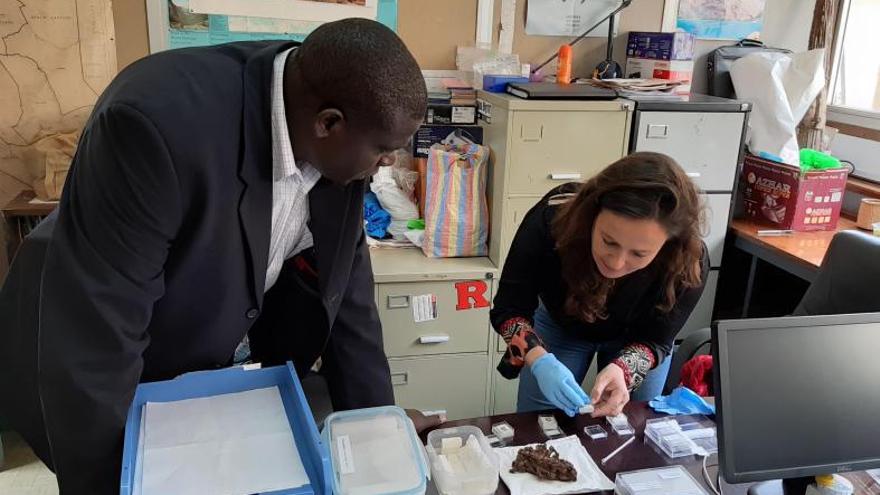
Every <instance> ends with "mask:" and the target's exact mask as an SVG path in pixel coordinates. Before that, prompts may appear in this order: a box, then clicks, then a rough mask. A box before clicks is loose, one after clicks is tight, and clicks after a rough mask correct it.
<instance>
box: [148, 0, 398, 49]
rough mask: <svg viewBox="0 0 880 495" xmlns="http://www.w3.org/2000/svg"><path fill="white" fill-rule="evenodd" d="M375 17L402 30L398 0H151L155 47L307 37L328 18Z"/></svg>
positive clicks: (152, 43)
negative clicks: (399, 21) (342, 0)
mask: <svg viewBox="0 0 880 495" xmlns="http://www.w3.org/2000/svg"><path fill="white" fill-rule="evenodd" d="M347 17H364V18H368V19H375V20H377V21H379V22H381V23H383V24H385V25H386V26H388V27H390V28H391V29H393V30H395V31H396V30H397V0H349V1H348V2H347V3H335V2H333V3H330V2H322V1H320V0H147V26H148V32H149V43H150V52H151V53H156V52H159V51H163V50H169V49H174V48H188V47H194V46H207V45H216V44H220V43H229V42H233V41H255V40H267V39H277V40H292V41H302V40H303V39H305V37H306V36H307V35H308V34H309V33H310V32H311V31H312V30H314V29H315V28H316V27H318V26H320V25H321V24H322V23H324V22H330V21H335V20H338V19H343V18H347Z"/></svg>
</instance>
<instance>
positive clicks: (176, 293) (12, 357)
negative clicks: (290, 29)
mask: <svg viewBox="0 0 880 495" xmlns="http://www.w3.org/2000/svg"><path fill="white" fill-rule="evenodd" d="M290 46H291V43H279V42H252V43H234V44H228V45H220V46H214V47H208V48H195V49H185V50H175V51H169V52H164V53H160V54H157V55H153V56H150V57H147V58H145V59H143V60H140V61H138V62H136V63H134V64H132V65H131V66H129V67H128V68H126V69H125V70H124V71H122V72H121V73H120V74H119V75H118V76H117V77H116V79H115V80H114V81H113V82H112V83H111V84H110V86H109V87H108V88H107V89H106V91H105V92H104V94H103V95H102V96H101V98H100V99H99V100H98V102H97V104H96V106H95V109H94V111H93V113H92V115H91V117H90V118H89V120H88V122H87V124H86V126H85V129H84V131H83V134H82V137H81V140H80V143H79V147H78V149H77V153H76V156H75V157H74V159H73V163H72V167H71V170H70V173H69V176H68V179H67V183H66V185H65V189H64V193H63V196H62V199H61V202H60V205H59V208H58V210H57V212H56V213H55V214H53V215H52V216H50V218H48V219H47V220H46V221H45V222H43V224H41V225H40V226H39V227H38V228H37V229H36V231H35V232H34V233H33V234H32V235H31V236H30V237H29V238H28V239H27V240H26V241H25V243H24V245H23V247H22V249H21V250H20V252H19V255H18V256H17V259H16V260H15V261H14V264H13V267H12V269H11V271H10V274H9V277H8V279H7V281H6V283H5V286H4V288H3V290H2V293H0V321H2V322H3V325H2V330H0V337H2V344H0V394H2V395H0V396H2V397H3V401H2V406H0V409H2V411H0V415H4V416H6V417H7V418H8V421H10V422H11V424H12V426H13V427H14V428H16V429H17V430H19V431H20V432H21V433H22V434H23V435H24V436H25V438H26V439H27V440H28V441H29V442H30V443H31V444H32V446H33V447H34V448H35V450H36V452H37V453H38V455H40V456H41V457H42V458H43V459H44V460H45V461H46V462H47V464H49V465H50V466H52V467H53V468H54V470H55V472H56V474H57V475H58V479H59V484H60V487H61V493H62V494H78V493H88V494H98V493H114V492H118V489H119V470H120V460H121V450H122V431H123V428H124V422H125V418H126V414H127V412H128V408H129V405H130V403H131V399H132V397H133V394H134V390H135V387H136V386H137V384H138V383H139V382H141V381H153V380H162V379H170V378H173V377H174V376H176V375H178V374H180V373H184V372H188V371H193V370H202V369H211V368H219V367H222V366H226V365H228V364H229V362H230V360H231V356H232V354H233V352H234V350H235V348H236V346H237V344H238V343H239V342H240V341H241V340H242V338H243V337H244V336H245V335H246V334H247V333H248V332H249V331H250V338H251V342H252V349H253V351H254V353H255V358H256V359H260V360H262V361H263V362H264V364H276V363H280V362H282V361H284V360H287V359H292V360H293V361H294V362H295V364H296V368H297V371H298V372H299V373H300V375H301V376H302V375H303V373H304V372H305V371H306V370H308V368H309V367H310V366H311V365H312V364H313V363H314V362H315V360H316V359H317V358H319V357H322V362H323V367H322V372H323V373H324V374H325V375H326V377H327V379H328V382H329V386H330V390H331V396H332V400H333V405H334V407H335V408H337V409H346V408H358V407H369V406H376V405H385V404H391V403H393V401H394V398H393V392H392V389H391V380H390V374H389V370H388V362H387V359H386V357H385V355H384V352H383V345H382V336H381V329H380V325H379V321H378V315H377V312H376V308H375V302H374V296H373V279H372V271H371V267H370V260H369V255H368V252H367V248H366V245H365V241H364V233H363V220H362V219H363V214H362V208H363V193H364V188H365V183H364V182H363V181H358V182H354V183H351V184H349V185H348V186H345V187H341V186H336V185H333V184H332V183H330V182H328V181H326V180H324V179H322V180H321V181H320V182H319V183H318V184H317V185H316V186H315V187H314V189H313V190H312V191H311V193H310V194H309V205H310V211H311V219H312V220H311V222H310V224H309V227H310V229H311V231H312V233H313V237H314V252H315V257H316V261H317V271H318V279H317V283H313V284H309V283H305V282H304V281H303V280H302V279H301V277H300V276H299V275H298V272H297V271H296V270H294V269H292V267H291V266H285V268H284V269H283V270H282V273H281V274H280V276H279V280H278V282H277V283H276V284H275V286H273V288H272V289H271V290H270V291H268V292H267V293H265V294H264V290H263V289H264V283H265V277H266V264H267V257H268V250H269V238H270V230H271V211H272V148H271V124H270V93H271V89H270V88H271V84H270V83H271V80H272V69H273V61H274V57H275V55H276V54H277V53H278V52H280V51H282V50H284V49H286V48H289V47H290Z"/></svg>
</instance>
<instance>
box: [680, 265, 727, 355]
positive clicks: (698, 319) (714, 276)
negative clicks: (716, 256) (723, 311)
mask: <svg viewBox="0 0 880 495" xmlns="http://www.w3.org/2000/svg"><path fill="white" fill-rule="evenodd" d="M717 290H718V270H712V271H711V272H709V279H708V280H706V287H705V288H704V289H703V295H702V296H700V300H699V301H698V302H697V306H696V307H694V311H693V312H692V313H691V316H690V317H689V318H688V320H687V321H686V322H685V323H684V326H683V327H681V330H680V331H679V332H678V335H677V336H676V337H675V338H676V339H684V338H686V337H687V336H688V335H690V334H691V333H692V332H693V331H695V330H699V329H701V328H707V327H709V326H710V325H712V311H713V309H714V308H715V292H716V291H717Z"/></svg>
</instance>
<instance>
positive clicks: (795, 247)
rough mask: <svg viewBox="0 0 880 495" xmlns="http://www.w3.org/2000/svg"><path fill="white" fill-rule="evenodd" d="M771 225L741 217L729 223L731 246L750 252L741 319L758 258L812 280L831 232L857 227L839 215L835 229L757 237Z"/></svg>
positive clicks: (823, 254)
mask: <svg viewBox="0 0 880 495" xmlns="http://www.w3.org/2000/svg"><path fill="white" fill-rule="evenodd" d="M771 228H772V227H767V226H766V225H762V224H758V223H755V222H753V221H751V220H744V219H736V220H734V221H733V222H732V223H731V225H730V232H731V233H732V234H733V235H734V245H735V246H736V247H738V248H739V249H742V250H743V251H745V252H747V253H749V254H751V255H752V264H751V266H750V268H749V278H748V284H747V285H746V293H745V300H744V302H743V311H742V317H743V318H746V317H747V315H748V311H749V304H750V302H751V300H752V289H753V288H754V282H755V270H756V268H757V266H758V259H759V258H760V259H763V260H764V261H766V262H768V263H770V264H773V265H776V266H778V267H779V268H782V269H783V270H785V271H787V272H789V273H791V274H792V275H794V276H796V277H799V278H802V279H804V280H806V281H808V282H812V281H813V279H814V278H816V272H818V271H819V266H820V265H822V259H823V258H824V257H825V252H826V251H828V246H829V245H830V244H831V239H832V238H833V237H834V234H836V233H837V232H840V231H842V230H853V229H856V228H857V227H856V223H855V222H854V221H852V220H849V219H848V218H844V217H841V218H840V220H839V221H838V222H837V230H833V231H830V230H829V231H823V232H794V233H793V234H791V235H784V236H763V237H761V236H758V231H759V230H765V229H771Z"/></svg>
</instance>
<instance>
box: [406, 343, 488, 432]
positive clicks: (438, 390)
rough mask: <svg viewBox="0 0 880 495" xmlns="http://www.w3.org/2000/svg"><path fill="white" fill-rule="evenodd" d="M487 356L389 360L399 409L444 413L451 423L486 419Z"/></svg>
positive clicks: (472, 355) (473, 355)
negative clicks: (458, 420)
mask: <svg viewBox="0 0 880 495" xmlns="http://www.w3.org/2000/svg"><path fill="white" fill-rule="evenodd" d="M488 359H489V356H488V355H486V354H484V355H475V354H471V355H464V356H434V357H421V358H409V359H391V360H389V364H390V366H391V383H392V385H393V386H394V399H395V402H396V404H397V405H398V406H400V407H403V408H407V409H418V410H421V411H446V415H447V416H448V417H449V419H450V420H455V419H465V418H475V417H479V416H484V415H486V413H487V411H486V396H487V385H488V374H487V370H486V367H487V366H488V365H489V363H488Z"/></svg>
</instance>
